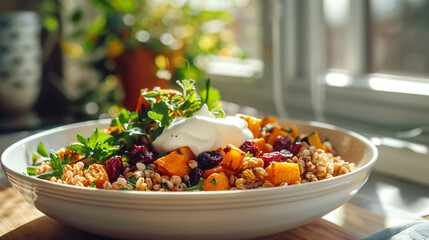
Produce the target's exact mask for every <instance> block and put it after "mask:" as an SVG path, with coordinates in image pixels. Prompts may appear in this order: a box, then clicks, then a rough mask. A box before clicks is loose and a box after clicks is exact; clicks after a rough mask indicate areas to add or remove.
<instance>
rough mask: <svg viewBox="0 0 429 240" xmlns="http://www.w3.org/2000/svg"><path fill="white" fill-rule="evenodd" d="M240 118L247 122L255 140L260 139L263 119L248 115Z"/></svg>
mask: <svg viewBox="0 0 429 240" xmlns="http://www.w3.org/2000/svg"><path fill="white" fill-rule="evenodd" d="M240 117H241V118H242V119H244V120H245V121H246V122H247V127H248V128H249V130H250V131H251V132H252V134H253V138H258V137H260V136H261V126H262V119H259V118H255V117H251V116H248V115H241V116H240Z"/></svg>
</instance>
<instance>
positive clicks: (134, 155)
mask: <svg viewBox="0 0 429 240" xmlns="http://www.w3.org/2000/svg"><path fill="white" fill-rule="evenodd" d="M129 157H130V164H131V165H135V164H136V163H138V162H143V163H152V162H153V161H154V160H155V157H154V154H153V152H151V151H150V149H149V148H148V147H147V146H145V145H139V146H137V145H135V144H133V145H131V147H130V149H129Z"/></svg>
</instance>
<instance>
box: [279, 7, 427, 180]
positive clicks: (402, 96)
mask: <svg viewBox="0 0 429 240" xmlns="http://www.w3.org/2000/svg"><path fill="white" fill-rule="evenodd" d="M288 2H289V1H288ZM290 2H293V4H303V5H306V9H307V13H308V14H307V16H305V15H304V17H307V18H308V22H307V24H306V25H304V28H296V27H293V26H296V24H297V22H301V19H300V18H299V17H300V16H297V17H295V18H288V19H287V20H285V22H284V24H285V27H286V28H287V29H288V28H289V29H290V28H292V29H294V30H295V32H293V33H290V32H289V33H288V34H287V35H286V34H285V35H284V36H283V38H284V41H286V42H288V41H292V42H294V40H292V39H295V36H294V35H299V34H302V33H300V32H299V31H304V32H305V33H304V34H305V35H306V37H305V38H306V39H307V41H301V42H299V43H298V44H299V45H298V48H299V49H304V48H307V49H309V51H306V53H307V54H305V55H304V58H303V59H302V60H301V61H300V62H299V63H298V64H295V65H294V66H295V67H297V68H298V67H299V66H298V65H301V69H293V70H292V72H293V73H294V74H293V75H285V76H288V77H287V79H286V81H285V85H286V87H287V88H288V90H289V91H287V94H288V98H286V102H285V108H286V109H287V110H288V113H295V114H293V116H301V117H302V116H306V117H304V118H308V117H310V116H312V117H313V118H315V119H316V120H318V121H326V122H328V123H332V124H334V125H339V126H342V127H345V128H348V129H351V130H354V131H357V132H359V133H361V134H363V135H364V136H366V137H368V138H369V139H371V140H373V142H374V143H375V144H377V146H378V149H379V151H380V157H379V161H378V163H377V164H376V167H375V169H376V170H377V171H380V172H383V173H387V174H390V175H395V176H397V177H401V178H405V179H408V180H412V181H415V182H419V183H423V184H429V177H427V176H426V172H427V171H429V153H428V152H429V147H428V146H429V134H427V132H426V133H424V134H420V135H416V136H414V137H412V138H409V137H407V138H404V137H403V136H402V137H401V136H400V134H398V133H402V132H407V131H413V130H415V129H418V128H419V127H420V126H422V125H424V124H426V125H427V124H428V122H429V121H428V120H429V81H428V79H422V78H417V77H412V76H401V75H389V74H383V73H370V72H369V71H368V65H367V63H368V61H369V59H368V48H369V47H370V45H369V42H368V38H367V37H366V36H367V34H368V33H369V24H368V23H367V22H366V21H367V13H368V12H367V11H369V7H368V4H369V1H368V0H365V1H349V14H348V24H349V26H348V27H347V32H346V34H347V38H346V41H347V42H346V46H347V47H346V51H347V53H346V56H347V57H346V59H345V61H346V66H347V69H345V70H346V71H347V72H344V70H336V69H327V68H326V67H325V68H324V69H323V68H321V67H320V65H323V64H325V55H324V54H325V53H324V52H323V49H324V46H325V45H324V42H323V41H324V39H325V37H324V31H321V30H320V29H319V31H317V29H315V28H314V26H319V27H320V22H323V17H324V16H323V14H324V13H323V8H322V7H321V3H320V2H322V1H296V0H291V1H290ZM287 5H288V4H286V5H285V6H287ZM301 17H302V15H301ZM320 39H322V40H320ZM292 47H293V46H288V45H286V47H285V51H290V50H291V48H292ZM294 51H296V50H294ZM298 51H300V50H298ZM286 56H287V57H286V59H285V61H286V62H290V61H295V60H296V56H293V55H286ZM303 70H304V71H303ZM300 73H301V74H300ZM333 76H336V77H337V78H341V79H343V80H344V81H340V84H338V81H337V83H336V82H335V81H332V80H333V79H332V78H333ZM428 78H429V77H428ZM319 79H321V80H319ZM375 79H383V80H385V81H386V82H396V83H400V84H401V83H413V84H418V86H421V87H422V88H424V89H428V90H427V91H419V92H409V91H408V92H406V91H404V92H401V91H400V90H399V91H397V90H392V89H391V87H390V86H388V87H386V88H383V86H380V87H381V88H375V87H374V86H373V84H372V83H374V81H375ZM337 80H338V79H337ZM322 85H323V86H322ZM314 88H323V89H322V90H320V89H319V90H318V91H319V92H320V93H319V95H318V96H316V98H314V97H311V96H314V93H315V91H314ZM321 94H323V96H320V95H321ZM302 96H307V97H308V96H310V98H312V99H311V101H300V103H299V105H298V106H297V104H296V101H294V99H297V98H300V97H302ZM321 105H323V107H322V109H321V111H322V112H320V110H319V111H318V109H317V107H320V106H321ZM311 111H312V114H311V113H310V112H311ZM381 112H383V115H384V116H380V114H381ZM310 118H311V117H310ZM385 138H387V139H392V141H393V142H394V141H396V142H400V143H401V144H396V145H389V143H391V142H392V141H379V140H380V139H385ZM413 144H417V145H418V146H419V147H420V148H419V149H423V151H416V150H415V148H410V147H409V146H412V145H413ZM392 152H396V153H403V154H396V155H392V154H391V153H392ZM404 159H407V164H405V165H404ZM424 159H425V160H426V161H425V160H424ZM407 166H408V167H407Z"/></svg>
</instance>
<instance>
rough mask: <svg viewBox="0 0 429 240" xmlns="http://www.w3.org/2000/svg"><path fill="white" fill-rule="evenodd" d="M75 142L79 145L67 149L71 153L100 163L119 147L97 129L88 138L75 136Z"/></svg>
mask: <svg viewBox="0 0 429 240" xmlns="http://www.w3.org/2000/svg"><path fill="white" fill-rule="evenodd" d="M77 140H78V141H79V143H76V144H73V145H70V146H68V147H67V149H70V150H71V151H72V152H79V153H81V154H82V156H83V158H87V159H95V160H99V161H102V160H105V159H107V158H108V157H110V156H112V155H114V154H115V153H116V151H117V150H119V146H117V145H114V138H113V136H111V135H110V134H107V133H105V132H102V131H100V130H99V129H98V128H96V129H95V131H94V132H93V133H92V135H91V137H89V138H85V137H84V136H82V135H80V134H77ZM83 158H82V159H83ZM51 164H52V160H51Z"/></svg>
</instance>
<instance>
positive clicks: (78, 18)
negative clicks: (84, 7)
mask: <svg viewBox="0 0 429 240" xmlns="http://www.w3.org/2000/svg"><path fill="white" fill-rule="evenodd" d="M82 18H83V12H82V11H81V10H80V9H77V10H76V11H74V12H73V14H72V15H71V17H70V20H71V21H72V23H78V22H80V21H81V20H82Z"/></svg>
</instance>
